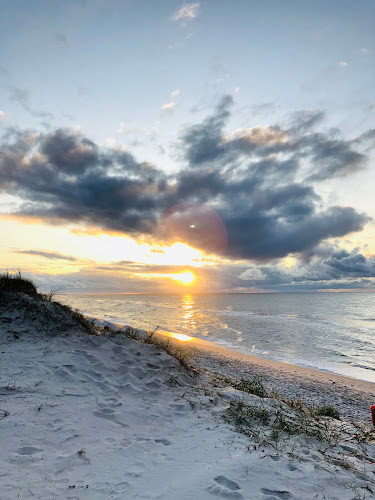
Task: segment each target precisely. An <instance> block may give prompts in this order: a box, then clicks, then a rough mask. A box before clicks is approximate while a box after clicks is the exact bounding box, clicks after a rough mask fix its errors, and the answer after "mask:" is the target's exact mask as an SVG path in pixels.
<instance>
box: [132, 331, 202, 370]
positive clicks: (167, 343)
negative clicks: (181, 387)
mask: <svg viewBox="0 0 375 500" xmlns="http://www.w3.org/2000/svg"><path fill="white" fill-rule="evenodd" d="M158 328H159V327H156V328H155V330H153V331H151V332H147V335H146V336H145V337H143V339H142V338H140V337H139V336H138V338H137V339H136V340H140V341H142V342H143V343H145V344H153V345H154V346H155V347H156V349H157V350H158V351H159V352H160V351H165V352H166V353H167V354H169V355H170V356H172V357H173V358H175V359H176V360H177V361H178V362H179V363H180V365H181V366H182V367H183V368H185V369H186V370H188V371H190V372H193V373H195V374H197V373H198V370H197V369H196V368H194V367H193V365H192V359H193V351H192V350H191V349H189V348H188V347H186V346H182V345H180V344H178V343H177V342H176V341H172V340H171V339H170V338H165V337H164V336H162V335H156V330H157V329H158ZM133 338H134V337H133Z"/></svg>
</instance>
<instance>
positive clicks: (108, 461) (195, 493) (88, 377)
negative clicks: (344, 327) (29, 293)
mask: <svg viewBox="0 0 375 500" xmlns="http://www.w3.org/2000/svg"><path fill="white" fill-rule="evenodd" d="M22 300H23V302H22V303H21V304H20V303H18V305H17V307H3V308H2V309H1V315H0V320H1V321H0V342H1V346H0V347H1V357H2V363H1V372H0V375H1V383H0V410H1V413H0V433H1V443H2V446H1V449H0V459H1V461H2V464H3V465H2V470H1V474H0V484H1V498H2V499H4V500H8V499H9V500H10V499H14V498H25V499H26V498H42V499H52V498H72V499H73V498H74V499H81V498H82V499H84V498H87V499H103V498H104V499H106V498H118V499H124V498H142V499H168V500H175V499H203V500H205V499H207V500H208V499H211V498H215V497H216V498H218V499H219V498H244V499H259V500H275V499H313V498H314V499H322V500H323V499H338V498H340V499H348V500H353V499H360V498H372V497H373V494H374V491H375V488H374V480H375V475H374V472H375V464H374V463H373V462H374V460H373V457H374V456H375V446H374V444H373V442H372V441H371V440H368V441H367V440H365V441H361V439H362V437H363V436H364V435H366V436H368V435H369V434H368V433H370V432H371V427H370V426H369V419H368V418H367V422H366V418H365V417H366V414H365V405H364V399H365V398H366V397H368V398H369V400H370V398H371V394H373V386H372V384H366V383H362V382H360V381H355V380H354V379H353V380H351V379H346V378H344V377H337V376H333V375H331V374H327V373H321V372H315V371H312V370H308V369H304V368H301V367H297V366H291V365H288V364H285V363H276V362H271V361H269V360H263V359H256V358H252V357H250V356H249V357H246V356H242V355H239V354H237V353H231V352H230V351H227V350H225V349H223V348H222V347H220V346H215V345H213V344H212V343H209V342H207V343H205V342H202V341H195V340H192V341H190V340H189V341H186V340H183V341H180V340H177V339H175V340H174V341H173V342H174V343H177V342H178V346H179V347H180V348H181V349H182V351H178V352H179V355H178V357H180V359H181V360H184V358H183V354H181V353H182V352H183V350H184V349H193V351H195V356H193V357H192V358H189V365H190V363H191V364H192V367H191V368H189V367H186V366H183V364H182V363H181V362H180V361H179V360H178V359H175V358H174V357H173V356H171V355H169V354H167V352H165V350H163V349H161V348H160V347H158V346H157V345H155V344H153V343H145V342H144V340H145V338H143V341H140V340H135V339H134V338H132V336H134V337H137V336H138V338H139V339H140V338H141V337H142V336H143V337H145V336H146V337H147V335H149V334H147V333H145V332H140V331H136V330H134V331H133V330H132V329H131V328H124V327H123V326H122V327H119V326H117V327H116V326H115V325H111V324H108V323H103V322H100V321H97V322H95V328H96V330H95V332H94V333H92V334H88V333H87V332H85V331H84V330H83V329H82V327H81V326H80V325H78V324H76V325H75V324H74V321H73V320H72V319H71V318H69V317H68V316H69V314H68V313H67V312H66V311H63V313H60V312H58V315H57V312H56V311H59V309H58V307H57V306H54V305H51V304H49V303H47V304H44V303H42V304H40V303H34V302H33V301H34V299H32V298H27V299H22ZM25 300H26V302H25ZM66 315H68V316H66ZM131 333H132V335H131ZM156 335H157V334H156ZM162 337H165V335H163V333H161V334H160V333H159V339H160V338H162ZM211 344H212V345H211ZM173 345H175V344H173ZM176 345H177V344H176ZM176 352H177V351H176ZM181 356H182V357H181ZM198 368H199V369H198ZM213 372H216V373H219V372H221V373H222V374H223V375H225V376H226V377H229V376H230V377H233V378H238V377H242V376H245V375H246V378H251V377H252V376H253V375H254V374H259V375H261V374H263V375H264V384H265V385H266V386H267V387H268V384H271V385H272V384H273V385H274V386H275V388H277V389H278V390H279V391H280V393H281V392H282V391H285V395H287V394H288V397H290V398H292V397H296V396H298V395H299V394H300V393H301V395H302V396H303V395H306V394H309V395H312V394H313V393H314V392H315V393H316V394H315V396H314V397H315V400H314V402H315V401H316V402H318V393H319V388H320V392H323V390H324V392H325V395H324V397H328V394H329V392H328V391H330V390H331V389H330V387H331V385H335V390H334V391H333V392H332V394H333V393H334V392H335V393H336V398H337V401H338V403H339V404H338V409H339V411H340V413H341V414H342V415H343V416H342V417H341V420H334V419H329V418H327V417H322V419H321V420H319V424H317V425H318V427H310V422H309V421H306V420H304V428H303V429H302V428H301V427H298V432H297V430H296V429H297V428H296V427H293V425H294V424H293V423H294V422H297V421H299V420H298V419H300V417H301V414H299V413H298V414H297V413H296V410H295V409H293V408H291V407H290V406H288V405H287V404H286V403H285V402H283V401H282V400H281V399H277V398H275V397H274V396H272V395H271V397H259V396H257V395H254V394H249V393H248V392H246V391H245V392H244V391H241V390H238V389H235V388H233V386H230V385H228V383H225V382H224V381H223V380H222V379H220V378H218V377H216V376H215V375H214V373H213ZM333 382H334V384H333ZM292 387H293V388H294V390H291V389H290V391H289V388H292ZM356 390H358V393H359V394H360V395H358V398H359V399H358V401H355V400H354V399H353V400H350V402H349V401H348V398H349V395H350V394H352V395H353V397H354V394H355V393H356ZM304 391H307V392H304ZM308 391H310V392H308ZM359 391H360V392H359ZM366 394H367V396H366ZM311 397H313V396H311ZM320 397H321V398H323V395H322V394H321V395H320ZM340 398H341V400H340ZM362 399H363V401H362ZM370 402H371V401H368V403H370ZM362 403H363V404H362ZM357 404H358V405H359V409H358V411H355V407H356V405H357ZM233 409H237V410H238V412H240V413H238V415H237V417H236V419H237V420H238V418H239V417H240V418H242V423H243V424H244V423H246V425H247V427H246V426H245V424H244V425H242V424H241V426H239V425H238V422H236V421H235V420H233V418H232V417H233ZM249 409H250V410H251V411H252V412H255V413H252V414H251V416H249V415H250V413H247V415H246V418H245V417H244V411H245V410H246V412H249V411H250V410H249ZM346 411H347V413H348V416H350V415H353V416H354V417H356V418H355V420H356V421H357V423H355V425H354V424H352V423H350V421H349V420H350V419H349V418H347V417H346V416H344V413H345V412H346ZM241 412H242V413H241ZM275 415H276V419H279V420H277V422H278V423H279V424H280V418H279V417H280V416H281V415H282V418H283V419H284V420H283V422H284V424H285V426H286V425H287V424H288V426H289V427H288V432H286V431H285V432H284V431H283V430H280V429H281V427H280V425H279V427H277V428H276V427H275V422H276V420H275ZM265 417H267V418H265ZM248 419H250V420H248ZM359 421H362V423H363V422H366V424H367V425H366V426H365V427H363V428H362V427H360V423H359ZM249 422H250V424H249ZM288 422H289V423H288ZM311 422H312V419H311ZM314 422H315V421H314ZM248 424H249V425H248ZM313 425H314V426H315V423H314V424H313ZM271 426H273V427H272V432H271ZM285 429H286V427H285ZM318 429H319V433H321V434H315V432H316V431H317V430H318ZM359 429H361V431H360V432H359ZM311 431H313V432H314V433H312V432H311ZM270 432H271V433H270ZM364 432H365V433H367V434H364Z"/></svg>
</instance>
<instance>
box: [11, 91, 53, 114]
mask: <svg viewBox="0 0 375 500" xmlns="http://www.w3.org/2000/svg"><path fill="white" fill-rule="evenodd" d="M9 94H10V99H11V100H12V101H15V102H18V104H19V105H20V106H21V107H22V108H23V109H24V110H25V111H27V112H28V113H30V114H31V115H32V116H35V117H37V118H47V119H51V118H52V113H48V112H47V111H39V110H36V109H34V108H33V107H32V105H31V95H30V92H29V91H28V90H27V89H22V88H19V87H10V88H9Z"/></svg>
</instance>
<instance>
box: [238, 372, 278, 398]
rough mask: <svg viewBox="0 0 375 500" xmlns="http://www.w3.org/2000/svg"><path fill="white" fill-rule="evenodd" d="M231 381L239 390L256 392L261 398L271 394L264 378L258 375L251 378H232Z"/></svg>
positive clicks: (249, 392) (250, 392)
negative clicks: (264, 382)
mask: <svg viewBox="0 0 375 500" xmlns="http://www.w3.org/2000/svg"><path fill="white" fill-rule="evenodd" d="M229 383H230V385H231V386H232V387H233V388H234V389H237V390H238V391H242V392H247V393H248V394H254V395H255V396H259V397H260V398H267V397H268V396H269V395H268V392H267V389H266V388H265V386H264V384H263V380H262V378H261V377H258V376H255V377H252V378H251V379H245V378H241V379H239V380H230V382H229Z"/></svg>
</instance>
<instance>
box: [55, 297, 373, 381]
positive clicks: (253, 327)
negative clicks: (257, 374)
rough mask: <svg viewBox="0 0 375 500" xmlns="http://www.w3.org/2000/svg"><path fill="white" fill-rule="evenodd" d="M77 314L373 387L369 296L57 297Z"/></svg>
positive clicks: (371, 317) (371, 303)
mask: <svg viewBox="0 0 375 500" xmlns="http://www.w3.org/2000/svg"><path fill="white" fill-rule="evenodd" d="M58 299H59V300H60V301H62V302H65V303H68V304H70V305H71V306H73V307H75V308H78V309H80V310H81V311H82V312H83V313H84V314H86V315H89V316H94V317H97V318H102V319H106V320H108V321H111V322H117V323H122V324H126V325H131V326H134V327H137V328H143V329H148V330H154V329H155V328H156V327H159V328H161V329H165V330H169V331H172V332H179V333H185V334H188V335H191V336H194V337H199V338H203V339H205V340H210V341H213V342H216V343H219V344H222V345H225V346H226V347H229V348H230V349H232V350H236V351H240V352H243V353H247V354H253V355H255V356H259V357H265V358H270V359H275V360H281V361H285V362H290V363H294V364H299V365H303V366H309V367H312V368H316V369H320V370H328V371H331V372H334V373H337V374H342V375H347V376H351V377H354V378H359V379H363V380H368V381H371V382H375V294H374V293H367V292H361V293H358V292H345V293H327V292H324V293H323V292H316V293H267V294H265V293H253V294H230V293H225V294H190V293H185V294H178V295H156V294H155V295H151V294H147V295H146V294H145V295H142V294H130V295H120V294H118V295H109V294H106V295H78V294H72V295H61V296H58Z"/></svg>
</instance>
